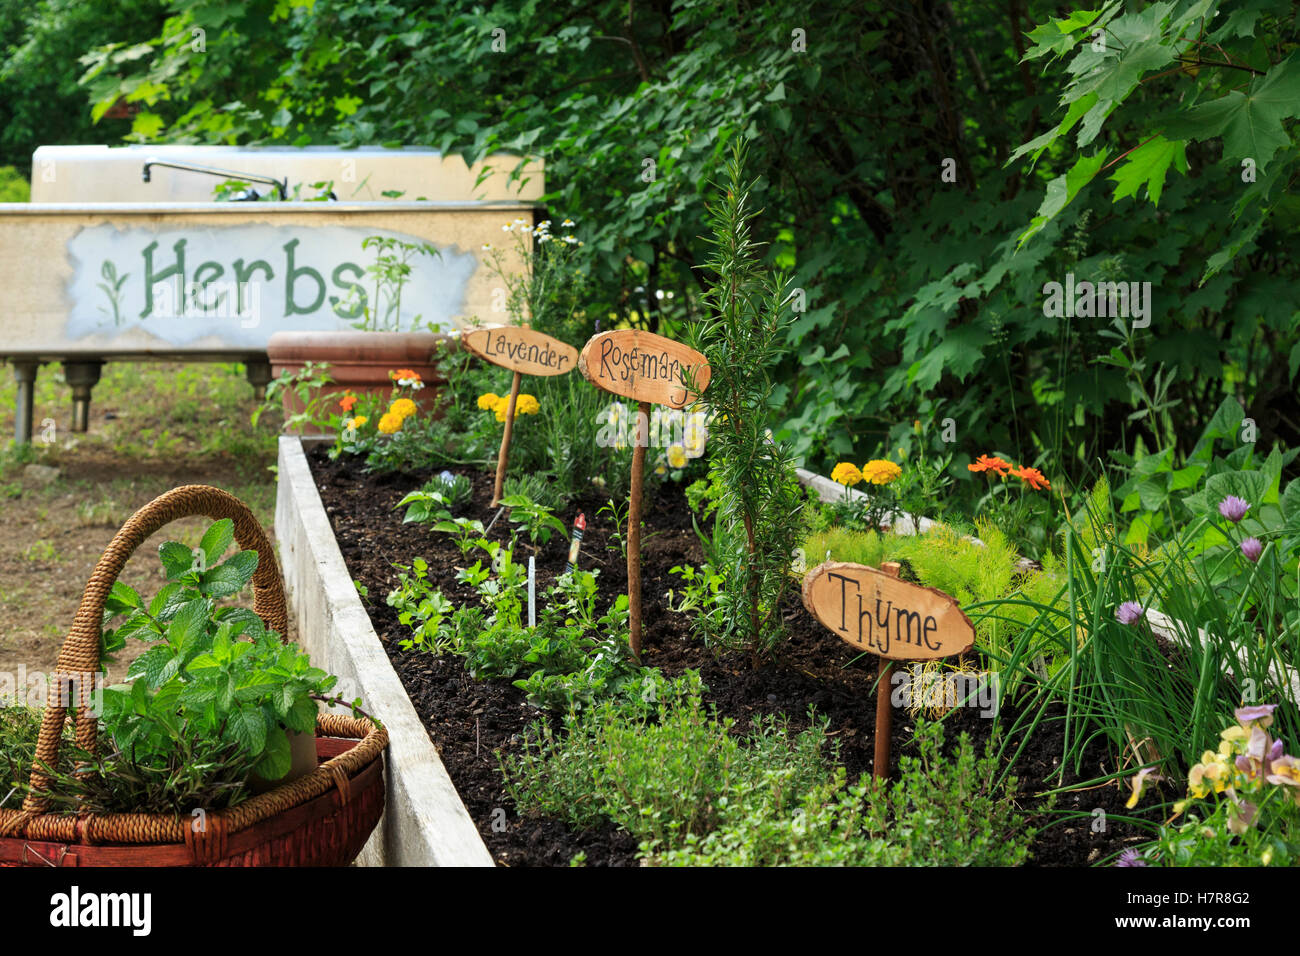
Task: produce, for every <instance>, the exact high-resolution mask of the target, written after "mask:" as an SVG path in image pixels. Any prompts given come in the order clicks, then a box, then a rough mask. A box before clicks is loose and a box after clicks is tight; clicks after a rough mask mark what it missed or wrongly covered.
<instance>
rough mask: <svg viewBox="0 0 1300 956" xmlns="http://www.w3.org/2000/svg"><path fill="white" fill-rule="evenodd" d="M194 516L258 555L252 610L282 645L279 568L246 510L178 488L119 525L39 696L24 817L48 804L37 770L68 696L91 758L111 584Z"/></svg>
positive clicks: (52, 756) (46, 781) (205, 491)
mask: <svg viewBox="0 0 1300 956" xmlns="http://www.w3.org/2000/svg"><path fill="white" fill-rule="evenodd" d="M197 515H205V516H207V517H209V518H215V519H220V518H230V519H231V520H232V521H233V522H234V524H235V540H236V541H237V542H239V546H240V548H242V549H244V550H246V551H247V550H255V551H256V552H257V555H258V561H257V570H256V571H255V572H254V573H253V610H254V612H256V614H257V616H258V617H260V618H261V619H262V621H263V622H264V623H265V624H266V626H267V627H268V628H270V629H271V630H274V631H278V632H279V633H280V635H281V636H282V637H284V638H285V639H286V640H287V638H288V629H287V624H288V616H287V614H286V612H285V601H284V582H283V580H282V579H281V577H280V566H279V565H278V564H277V563H276V559H275V552H274V550H272V548H271V542H270V541H269V540H268V539H267V537H266V532H265V531H263V530H262V526H261V525H260V524H259V523H258V521H257V518H256V517H254V515H253V512H252V511H250V510H249V509H248V506H247V505H246V504H244V503H243V502H242V501H240V500H239V499H238V498H236V497H235V496H234V495H232V494H229V493H227V492H225V491H222V490H221V489H220V488H213V487H211V486H210V485H183V486H182V487H180V488H173V489H172V490H171V491H168V492H166V493H165V494H162V495H159V496H158V497H157V498H155V499H154V500H153V501H151V502H149V503H148V504H147V505H145V506H144V507H143V508H141V509H140V510H139V511H137V512H136V513H135V514H133V515H132V516H131V517H130V518H128V519H127V521H126V524H124V525H122V528H121V530H120V531H118V533H117V534H116V535H115V536H114V537H113V540H112V541H111V542H109V545H108V547H107V548H106V549H105V550H104V554H103V555H102V556H101V557H100V559H99V563H98V564H96V565H95V570H94V571H92V572H91V575H90V580H89V581H88V582H87V583H86V590H85V592H84V593H83V594H82V597H81V604H80V605H79V606H78V608H77V616H76V617H75V618H74V619H73V621H72V630H71V631H69V632H68V636H67V638H66V639H65V640H64V642H63V647H62V649H60V651H59V659H58V662H57V663H56V664H55V667H54V674H53V680H52V681H51V682H50V686H49V692H48V695H47V697H46V705H45V712H44V714H43V716H42V718H41V730H40V735H39V736H38V737H37V740H36V754H35V760H34V761H33V763H32V773H31V786H32V791H31V792H29V793H28V795H27V798H26V800H24V801H23V810H24V811H25V812H31V813H39V812H42V811H44V810H45V808H46V807H47V806H48V799H47V798H46V797H45V796H44V795H43V793H42V791H45V790H48V789H49V786H50V783H51V782H52V781H51V779H50V777H49V775H48V774H46V773H44V772H42V771H41V770H40V769H39V768H40V766H41V765H42V764H44V765H45V766H49V767H53V766H54V763H55V761H56V760H57V759H58V756H59V742H60V740H61V738H62V735H63V722H64V720H65V718H66V716H67V709H68V706H69V699H70V697H71V696H72V695H71V693H70V691H71V690H75V694H76V702H75V704H73V705H72V706H75V707H76V709H77V716H76V725H77V745H78V746H79V747H81V748H82V749H83V750H86V751H89V752H91V753H93V752H94V748H95V735H96V730H97V726H98V716H97V715H96V714H93V713H91V708H90V706H89V704H90V689H91V688H90V686H89V685H91V684H93V682H94V679H95V675H96V674H97V673H98V672H99V665H100V659H99V650H100V636H101V630H102V627H103V618H104V602H105V601H106V600H107V599H108V594H109V591H111V590H112V587H113V582H115V581H116V580H117V576H118V575H119V574H121V573H122V568H123V566H124V565H125V564H126V562H127V559H128V558H130V557H131V555H132V554H134V553H135V550H136V548H138V547H140V545H141V544H143V543H144V541H145V540H146V539H147V538H149V536H150V535H152V534H153V533H154V532H156V531H157V530H158V529H159V528H161V527H163V526H164V525H166V524H170V523H171V522H172V521H175V520H176V519H178V518H189V517H194V516H197Z"/></svg>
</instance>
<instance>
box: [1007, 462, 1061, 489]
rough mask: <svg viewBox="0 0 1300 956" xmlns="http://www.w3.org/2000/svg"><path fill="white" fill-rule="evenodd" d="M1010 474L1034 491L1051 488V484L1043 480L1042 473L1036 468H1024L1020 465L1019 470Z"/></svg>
mask: <svg viewBox="0 0 1300 956" xmlns="http://www.w3.org/2000/svg"><path fill="white" fill-rule="evenodd" d="M1011 474H1013V475H1015V476H1016V477H1017V478H1019V479H1020V480H1021V481H1023V482H1024V483H1025V484H1027V485H1028V486H1029V487H1030V488H1033V489H1034V490H1035V491H1037V490H1038V489H1040V488H1050V487H1052V483H1051V482H1050V481H1048V480H1047V479H1046V478H1044V477H1043V473H1042V472H1041V471H1039V470H1038V469H1037V468H1026V467H1025V466H1023V465H1021V466H1020V467H1019V468H1014V469H1012V471H1011Z"/></svg>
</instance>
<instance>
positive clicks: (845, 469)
mask: <svg viewBox="0 0 1300 956" xmlns="http://www.w3.org/2000/svg"><path fill="white" fill-rule="evenodd" d="M861 480H862V472H860V471H858V466H857V465H855V464H853V463H852V462H848V461H842V462H840V463H839V464H838V465H836V466H835V468H834V469H832V471H831V481H835V482H839V483H840V484H841V485H856V484H857V483H858V482H859V481H861Z"/></svg>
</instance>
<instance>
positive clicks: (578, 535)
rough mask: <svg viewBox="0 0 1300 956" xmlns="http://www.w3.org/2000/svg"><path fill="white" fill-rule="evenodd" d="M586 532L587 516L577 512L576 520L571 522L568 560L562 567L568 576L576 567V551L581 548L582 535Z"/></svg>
mask: <svg viewBox="0 0 1300 956" xmlns="http://www.w3.org/2000/svg"><path fill="white" fill-rule="evenodd" d="M586 530H587V516H586V515H585V514H583V513H582V512H581V511H579V512H578V517H577V519H576V520H575V521H574V522H573V539H572V540H571V541H570V542H569V560H568V563H566V564H565V565H564V572H563V573H565V574H568V573H569V572H570V571H573V570H574V569H576V568H577V566H578V549H579V548H580V547H582V533H583V532H584V531H586Z"/></svg>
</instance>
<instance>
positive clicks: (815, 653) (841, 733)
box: [308, 447, 1146, 866]
mask: <svg viewBox="0 0 1300 956" xmlns="http://www.w3.org/2000/svg"><path fill="white" fill-rule="evenodd" d="M324 452H325V450H324V448H323V447H315V448H312V449H310V450H309V452H308V458H309V460H310V462H311V467H312V471H313V473H314V475H315V478H316V483H317V486H318V488H319V489H320V495H321V499H322V501H323V502H324V504H325V510H326V513H327V514H328V515H329V517H330V520H331V522H332V524H333V526H334V533H335V535H336V536H337V538H338V542H339V547H340V549H341V550H342V552H343V557H344V559H345V560H346V562H347V566H348V570H349V572H350V573H351V575H352V577H353V578H354V579H355V580H357V581H359V582H360V583H361V584H362V585H364V586H365V588H366V589H367V591H368V598H367V599H365V600H366V605H367V608H368V610H369V612H370V617H371V620H372V622H373V623H374V627H375V631H376V632H377V633H378V635H379V638H380V640H381V641H382V642H383V644H384V647H385V649H386V650H387V651H388V656H389V658H390V660H391V661H392V662H393V666H394V668H395V669H396V670H397V673H398V674H399V675H400V677H401V679H402V682H403V684H404V685H405V687H406V690H407V693H408V694H409V695H410V697H411V700H412V702H413V703H414V705H415V708H416V710H417V711H418V712H419V714H420V716H421V718H422V719H423V720H424V723H425V726H426V727H427V728H428V730H429V736H430V738H431V739H432V741H433V743H434V744H435V745H436V746H437V748H438V751H439V753H440V754H441V755H442V760H443V762H444V764H446V766H447V771H448V773H450V775H451V778H452V780H453V781H454V783H455V784H456V787H457V789H458V790H459V791H460V795H461V798H462V800H464V802H465V805H466V807H467V808H468V810H469V812H470V815H471V816H472V817H473V819H474V821H475V823H476V824H477V825H478V828H479V832H480V834H481V835H482V837H483V840H484V842H485V843H486V844H487V846H488V849H489V850H490V851H491V853H492V855H493V858H494V859H495V860H496V861H497V863H498V864H500V865H503V866H557V865H558V866H564V865H567V864H568V863H569V861H570V860H571V859H572V858H573V857H574V856H575V855H577V854H578V853H583V854H585V857H586V863H587V864H588V865H589V866H603V865H608V866H635V865H636V862H637V861H636V841H635V840H634V839H633V838H632V837H630V836H629V835H628V834H627V833H626V832H623V831H620V830H618V829H616V828H614V827H613V826H610V827H608V828H605V829H600V830H594V831H593V830H586V831H579V830H575V829H572V828H570V827H569V826H568V825H566V824H565V823H562V822H559V821H556V820H539V819H534V818H522V819H521V818H520V817H519V815H518V814H517V813H516V811H515V808H514V806H513V804H512V803H511V801H510V799H509V798H508V797H507V796H506V794H505V789H504V786H503V778H502V775H501V771H500V769H499V763H498V757H497V751H501V752H505V753H508V752H510V751H511V750H512V749H514V748H516V747H517V746H518V742H519V740H520V735H522V734H523V732H524V731H525V729H526V728H527V726H528V725H529V724H530V723H531V722H533V721H534V720H536V719H538V717H539V716H540V715H541V712H540V711H539V710H537V709H536V708H534V707H532V706H530V705H529V704H527V703H525V699H524V698H525V695H524V693H523V692H522V691H521V690H519V689H518V688H516V687H514V686H512V685H511V684H510V682H509V681H504V680H502V681H476V680H473V679H471V678H470V677H469V675H468V674H467V673H466V672H465V670H464V668H463V666H462V663H461V660H460V659H459V658H456V657H452V656H447V657H435V656H433V655H430V654H427V653H421V652H416V651H403V650H402V649H401V648H400V647H399V643H398V642H399V641H400V640H402V639H403V638H405V637H407V636H409V631H408V629H407V628H405V627H403V626H402V625H401V624H400V623H399V622H398V620H397V615H396V613H395V612H394V611H393V609H392V608H390V607H388V606H387V605H386V604H385V600H384V599H385V597H386V596H387V594H388V592H389V591H391V590H392V589H393V588H394V587H396V586H397V583H398V578H397V574H398V572H397V569H396V568H395V567H394V565H395V564H402V565H409V564H410V563H411V560H412V559H413V558H414V557H416V556H419V557H423V558H424V559H425V560H426V561H427V562H428V564H429V579H430V581H431V582H432V583H433V585H434V586H435V587H438V588H440V589H441V590H442V591H443V593H444V594H446V595H447V596H448V597H450V598H451V599H452V600H453V601H457V603H459V602H460V601H473V600H476V596H475V594H474V592H473V590H472V589H471V588H470V587H469V586H468V585H466V584H461V583H458V582H457V581H456V580H455V573H456V571H455V569H456V566H457V565H459V564H463V563H464V561H463V559H462V557H461V555H460V552H459V551H458V550H457V549H456V547H455V546H454V545H453V543H452V539H451V537H450V536H448V535H443V534H435V533H433V532H431V531H430V530H429V526H428V525H427V524H424V525H421V524H405V525H404V524H403V523H402V510H394V506H395V505H396V503H397V502H398V501H399V500H400V499H401V498H402V497H403V496H404V495H405V494H406V493H407V492H409V491H411V490H413V489H415V488H418V487H419V486H420V485H421V484H423V483H424V482H425V481H426V480H428V479H429V478H430V477H431V476H432V474H433V472H434V471H435V470H441V469H430V470H429V471H427V472H422V473H411V474H402V475H374V474H365V473H363V472H362V470H361V468H360V463H359V462H358V461H347V460H340V461H336V462H335V461H330V460H329V458H328V457H327V456H326V455H325V453H324ZM451 470H452V471H453V472H458V473H461V474H464V475H466V476H467V477H469V478H470V479H471V481H472V482H473V487H474V496H473V501H472V503H471V504H470V505H467V506H464V507H462V508H458V509H457V514H464V515H469V516H477V517H481V519H482V520H483V522H484V524H487V523H488V522H489V521H490V520H491V518H492V515H493V513H494V512H493V509H491V508H490V507H489V503H490V501H491V496H492V474H491V473H490V472H482V471H477V470H474V469H471V468H453V469H451ZM604 503H605V502H604V500H603V499H602V498H600V497H598V496H596V495H594V494H593V495H589V496H587V497H586V498H584V499H582V500H580V501H578V502H575V503H573V504H572V505H571V506H570V507H569V509H568V511H567V512H566V513H565V514H564V515H563V518H564V521H565V525H566V526H567V527H572V523H573V520H574V518H576V516H577V514H578V512H579V511H581V512H584V513H585V514H586V517H587V531H586V535H585V538H584V540H583V544H582V554H581V557H580V558H579V564H580V565H581V566H583V567H586V568H589V569H590V568H596V569H598V570H599V571H600V574H599V575H598V578H597V580H598V582H599V584H600V588H601V597H600V600H599V604H598V606H599V607H600V608H602V609H603V608H604V607H606V606H607V604H608V602H609V601H610V600H612V598H613V596H615V595H616V594H618V593H621V592H622V591H623V590H624V589H625V587H626V584H627V576H626V569H625V567H624V563H623V557H622V554H621V552H620V551H619V549H618V544H617V541H616V540H615V539H614V538H613V537H612V533H613V532H614V531H615V528H614V526H613V523H612V521H611V519H610V516H609V514H608V513H605V514H598V511H599V509H600V507H601V506H602V505H603V504H604ZM645 521H646V525H645V527H646V530H645V531H644V532H643V535H642V561H641V567H642V595H643V598H642V600H643V603H644V614H643V619H644V622H645V631H644V647H643V654H642V660H643V662H644V663H645V664H647V665H652V666H656V667H659V668H660V669H661V670H662V671H663V672H664V674H665V675H667V676H670V677H671V676H675V675H677V674H680V673H681V672H682V671H683V670H685V669H687V668H693V669H696V670H698V671H699V673H700V676H701V678H702V679H703V681H704V683H705V685H706V686H707V687H708V689H709V693H708V699H709V700H710V701H711V702H712V704H713V705H714V706H715V707H716V708H717V711H718V713H719V714H720V715H723V716H727V717H731V718H733V719H734V720H735V731H736V732H738V733H743V732H745V731H746V730H747V729H749V727H750V725H751V722H752V720H753V719H754V718H755V717H761V716H763V715H767V714H777V715H783V716H785V717H786V718H787V719H788V721H789V726H790V728H791V729H792V730H794V731H798V730H802V729H804V728H806V727H807V726H808V725H809V708H810V707H811V708H815V710H816V712H817V714H819V715H821V716H822V717H829V719H830V733H831V734H832V735H833V736H834V737H835V738H836V739H837V740H838V741H839V745H840V756H841V758H842V761H843V763H844V765H845V767H846V769H847V771H848V773H849V777H850V779H856V777H857V775H858V774H860V773H862V772H865V771H869V770H871V768H872V755H873V747H874V722H875V692H874V689H873V687H872V684H873V682H874V679H875V672H876V659H875V658H874V657H869V656H866V655H860V654H858V653H856V652H855V651H854V650H853V649H852V648H850V647H849V646H848V645H846V644H845V643H844V642H843V641H841V640H839V639H838V638H836V637H835V636H834V635H832V634H831V633H830V632H829V631H827V630H826V629H825V628H823V627H822V626H821V625H820V624H818V623H817V622H816V621H815V620H814V619H813V618H812V617H811V615H809V614H808V613H807V612H806V611H805V610H804V608H803V606H802V604H801V603H800V602H799V598H798V592H797V589H792V592H791V595H790V597H789V599H788V600H787V602H786V605H785V608H784V614H785V619H786V623H787V626H788V628H789V634H790V638H789V642H788V643H787V645H786V646H785V647H784V649H783V653H782V656H781V658H780V659H779V660H778V661H776V662H774V663H771V664H768V665H766V666H764V667H761V668H758V669H754V668H752V667H751V666H750V664H749V661H748V659H747V658H744V657H741V656H738V655H734V654H728V653H720V654H717V653H714V652H713V651H711V650H709V649H707V648H705V647H704V646H703V644H702V643H701V641H700V640H699V639H698V638H697V637H695V636H694V635H693V633H692V631H691V627H690V623H689V619H688V618H687V617H686V616H685V615H682V614H677V613H674V612H672V611H670V610H669V609H668V607H667V602H666V596H665V595H666V592H667V591H668V590H669V589H670V588H678V589H680V583H681V582H680V579H679V578H677V577H675V576H672V575H670V574H669V569H670V568H672V567H673V566H674V565H678V564H682V563H683V562H688V563H692V564H699V563H700V562H701V560H702V555H701V553H700V548H699V543H698V540H697V539H696V537H695V533H694V531H693V530H692V527H691V518H690V513H689V510H688V508H687V505H686V501H685V497H684V495H683V493H682V490H681V488H680V487H679V486H677V485H673V484H671V483H665V484H664V485H662V486H661V487H660V488H659V489H658V490H657V491H656V492H654V494H653V495H652V497H651V498H650V500H648V501H647V502H646V513H645ZM508 529H509V525H508V523H507V521H506V519H505V517H504V516H503V517H502V518H501V520H499V521H498V522H497V524H496V525H495V527H493V528H492V531H491V534H490V535H489V537H490V538H492V539H493V540H506V539H508V537H509V531H508ZM526 546H527V545H526V544H524V545H521V547H526ZM567 552H568V542H567V541H559V540H557V539H552V540H551V541H550V542H549V543H547V544H546V545H543V546H542V547H541V548H540V549H539V552H538V555H537V591H538V593H539V594H540V593H542V591H543V589H544V588H545V587H546V586H548V585H549V584H550V583H551V582H552V581H553V580H554V578H555V576H556V575H557V574H558V573H559V572H560V571H561V570H562V569H563V566H564V562H565V559H566V557H567ZM1013 717H1014V714H1013V712H1011V711H1010V709H1009V708H1004V710H1003V712H1002V718H1003V720H1002V722H1003V724H1004V726H1010V725H1011V723H1012V718H1013ZM993 723H994V722H993V721H991V720H989V719H986V718H982V717H980V716H979V713H978V711H977V710H975V709H973V708H965V709H959V711H958V712H957V713H955V714H952V715H951V716H950V717H949V719H948V721H947V723H946V725H945V729H946V731H947V733H946V737H947V740H948V742H949V743H951V742H952V741H953V740H955V738H956V736H957V734H958V732H960V731H967V732H969V733H970V735H971V737H972V738H973V739H974V740H975V742H976V743H977V744H978V745H979V746H980V748H981V750H982V747H983V743H984V741H986V740H987V739H988V737H989V734H990V733H991V730H992V725H993ZM1059 726H1060V725H1059V722H1052V721H1046V722H1044V724H1043V725H1040V727H1039V728H1038V730H1037V731H1036V732H1035V733H1034V735H1033V736H1032V738H1031V739H1030V742H1029V745H1028V746H1027V747H1026V748H1025V751H1024V752H1023V753H1022V754H1021V755H1020V757H1019V759H1018V760H1017V763H1016V765H1015V768H1014V772H1015V774H1016V775H1017V777H1018V778H1019V779H1020V781H1021V782H1020V798H1019V800H1018V803H1019V805H1020V806H1021V808H1022V809H1023V810H1024V811H1026V812H1027V813H1029V814H1031V815H1032V817H1033V819H1034V822H1035V823H1036V824H1037V825H1040V826H1042V825H1044V824H1047V823H1049V822H1051V821H1053V820H1055V821H1056V822H1055V823H1053V825H1051V826H1047V827H1046V828H1045V829H1044V830H1042V832H1040V833H1039V835H1038V837H1037V839H1036V840H1035V842H1034V844H1033V846H1032V848H1031V863H1034V864H1037V865H1051V866H1079V865H1086V864H1088V863H1092V862H1096V861H1098V860H1100V859H1102V858H1104V857H1107V856H1109V855H1111V854H1113V853H1117V852H1118V851H1120V850H1121V849H1124V848H1125V847H1126V846H1130V845H1132V844H1133V843H1135V842H1137V841H1138V840H1139V839H1146V837H1144V836H1143V835H1142V832H1141V831H1139V830H1137V829H1135V828H1133V827H1131V826H1129V825H1127V824H1124V823H1122V822H1119V821H1117V820H1114V819H1113V816H1114V815H1116V814H1119V815H1123V814H1124V813H1125V812H1126V811H1125V810H1124V801H1125V799H1126V797H1127V791H1126V790H1125V791H1121V790H1120V789H1119V788H1118V787H1116V785H1115V784H1114V783H1111V784H1107V785H1105V786H1102V787H1098V788H1095V789H1091V790H1087V791H1081V792H1076V793H1071V794H1067V795H1065V796H1064V797H1061V798H1058V800H1057V803H1056V811H1057V812H1056V813H1053V814H1050V815H1048V814H1043V813H1042V810H1043V806H1044V800H1043V799H1042V798H1041V797H1038V796H1036V794H1037V793H1039V792H1042V791H1045V790H1048V789H1052V785H1048V784H1046V783H1043V782H1042V781H1045V780H1047V779H1048V777H1049V776H1052V780H1053V784H1055V781H1056V778H1055V776H1054V772H1055V771H1056V770H1057V768H1059V763H1060V754H1061V752H1062V750H1063V746H1062V744H1063V741H1062V731H1061V730H1060V729H1059ZM912 730H913V727H912V724H911V722H910V721H909V720H908V718H907V715H906V713H905V712H902V711H899V712H896V714H895V718H894V726H893V734H892V739H891V753H892V754H893V756H894V759H895V760H897V757H898V756H899V755H900V754H906V753H909V752H911V751H910V743H911V739H912ZM1017 743H1018V742H1017ZM1013 752H1014V751H1013ZM1108 772H1110V771H1109V769H1108V765H1107V758H1106V753H1105V749H1104V745H1103V744H1102V743H1101V742H1100V741H1098V742H1097V743H1096V745H1095V746H1094V747H1093V748H1092V749H1091V750H1090V751H1089V752H1088V754H1087V757H1086V760H1085V762H1084V764H1083V766H1082V775H1081V776H1079V775H1075V774H1073V773H1071V772H1068V771H1067V773H1066V774H1065V776H1064V782H1065V784H1066V785H1067V786H1068V785H1069V784H1071V783H1072V782H1077V781H1078V780H1080V779H1095V778H1097V777H1100V776H1103V775H1104V774H1106V773H1108ZM1098 808H1100V809H1102V810H1104V811H1105V814H1106V816H1107V817H1112V819H1109V820H1106V821H1105V826H1104V829H1103V828H1101V827H1098V829H1099V830H1101V831H1102V832H1094V830H1093V827H1094V820H1097V819H1100V818H1101V817H1100V815H1096V816H1094V815H1093V814H1095V811H1096V810H1097V809H1098ZM499 809H504V810H505V811H506V818H505V822H504V825H503V824H502V822H501V816H502V815H501V814H500V813H499V812H498V813H495V814H494V811H497V810H499ZM1062 810H1075V811H1079V812H1081V813H1082V814H1084V815H1083V816H1080V817H1078V818H1074V819H1069V820H1065V822H1062V818H1061V816H1060V813H1059V811H1062ZM494 822H495V823H496V826H495V828H494V825H493V824H494Z"/></svg>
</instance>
